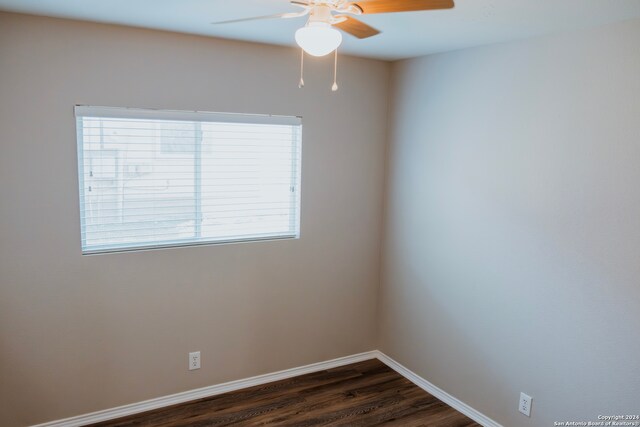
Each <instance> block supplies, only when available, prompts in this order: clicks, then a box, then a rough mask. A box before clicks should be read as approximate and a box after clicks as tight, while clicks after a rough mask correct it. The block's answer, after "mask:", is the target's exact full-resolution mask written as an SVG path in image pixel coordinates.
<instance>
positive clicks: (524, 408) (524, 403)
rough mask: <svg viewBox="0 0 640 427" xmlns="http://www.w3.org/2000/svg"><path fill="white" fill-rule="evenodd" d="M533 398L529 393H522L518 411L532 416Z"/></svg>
mask: <svg viewBox="0 0 640 427" xmlns="http://www.w3.org/2000/svg"><path fill="white" fill-rule="evenodd" d="M532 400H533V398H532V397H531V396H529V395H527V394H524V393H520V403H519V404H518V411H520V412H521V413H523V414H524V415H526V416H527V417H530V416H531V401H532Z"/></svg>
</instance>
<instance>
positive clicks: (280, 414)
mask: <svg viewBox="0 0 640 427" xmlns="http://www.w3.org/2000/svg"><path fill="white" fill-rule="evenodd" d="M231 425H233V426H263V425H265V426H367V427H368V426H378V425H385V426H403V427H404V426H406V427H413V426H416V427H417V426H429V427H472V426H473V427H475V426H479V424H477V423H475V422H474V421H472V420H470V419H469V418H467V417H465V416H464V415H462V414H461V413H459V412H457V411H455V410H454V409H452V408H451V407H449V406H447V405H445V404H444V403H442V402H441V401H439V400H438V399H436V398H435V397H433V396H431V395H430V394H428V393H426V392H425V391H423V390H422V389H420V388H419V387H417V386H416V385H414V384H413V383H411V382H410V381H408V380H407V379H405V378H403V377H402V376H400V375H399V374H397V373H396V372H395V371H393V370H392V369H390V368H388V367H387V366H386V365H384V364H383V363H382V362H380V361H378V360H368V361H365V362H361V363H355V364H352V365H347V366H343V367H340V368H335V369H329V370H326V371H321V372H316V373H312V374H308V375H302V376H299V377H295V378H290V379H287V380H282V381H277V382H273V383H269V384H265V385H261V386H256V387H251V388H246V389H243V390H239V391H234V392H231V393H226V394H221V395H218V396H213V397H209V398H206V399H200V400H195V401H192V402H187V403H183V404H180V405H175V406H171V407H167V408H162V409H157V410H155V411H150V412H145V413H142V414H138V415H132V416H129V417H126V418H120V419H117V420H112V421H107V422H103V423H98V424H93V426H100V427H107V426H109V427H115V426H118V427H128V426H154V427H155V426H160V427H169V426H171V427H176V426H196V427H204V426H231Z"/></svg>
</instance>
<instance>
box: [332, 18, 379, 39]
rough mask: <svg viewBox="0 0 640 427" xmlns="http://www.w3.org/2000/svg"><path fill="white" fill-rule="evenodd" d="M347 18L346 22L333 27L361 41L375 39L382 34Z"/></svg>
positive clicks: (358, 21) (356, 20)
mask: <svg viewBox="0 0 640 427" xmlns="http://www.w3.org/2000/svg"><path fill="white" fill-rule="evenodd" d="M345 18H346V19H345V20H344V21H342V22H338V23H337V24H333V26H334V27H336V28H339V29H341V30H342V31H344V32H345V33H349V34H351V35H352V36H355V37H357V38H359V39H366V38H367V37H373V36H375V35H378V34H380V31H378V30H376V29H375V28H373V27H371V26H369V25H367V24H365V23H364V22H362V21H360V20H358V19H356V18H352V17H350V16H346V17H345Z"/></svg>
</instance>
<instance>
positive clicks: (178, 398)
mask: <svg viewBox="0 0 640 427" xmlns="http://www.w3.org/2000/svg"><path fill="white" fill-rule="evenodd" d="M376 357H377V352H376V351H369V352H365V353H360V354H354V355H351V356H346V357H340V358H338V359H333V360H327V361H325V362H319V363H313V364H311V365H306V366H300V367H298V368H292V369H285V370H284V371H278V372H273V373H270V374H264V375H258V376H256V377H251V378H246V379H243V380H237V381H231V382H228V383H224V384H218V385H213V386H209V387H203V388H199V389H195V390H190V391H185V392H182V393H176V394H172V395H169V396H163V397H158V398H156V399H151V400H145V401H144V402H138V403H132V404H130V405H124V406H119V407H117V408H112V409H105V410H104V411H98V412H92V413H90V414H85V415H79V416H77V417H71V418H65V419H63V420H58V421H51V422H48V423H44V424H38V425H36V426H33V427H81V426H85V425H87V424H92V423H98V422H102V421H108V420H112V419H115V418H120V417H126V416H128V415H134V414H139V413H141V412H146V411H151V410H153V409H159V408H163V407H165V406H171V405H176V404H178V403H184V402H189V401H191V400H196V399H202V398H205V397H211V396H216V395H218V394H223V393H228V392H230V391H235V390H240V389H243V388H247V387H253V386H256V385H262V384H267V383H270V382H273V381H280V380H284V379H287V378H292V377H297V376H299V375H304V374H310V373H312V372H318V371H324V370H325V369H331V368H337V367H339V366H344V365H349V364H351V363H357V362H362V361H364V360H369V359H375V358H376Z"/></svg>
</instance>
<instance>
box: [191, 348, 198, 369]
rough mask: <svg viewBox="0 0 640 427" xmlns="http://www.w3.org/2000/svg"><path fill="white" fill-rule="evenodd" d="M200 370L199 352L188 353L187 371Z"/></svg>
mask: <svg viewBox="0 0 640 427" xmlns="http://www.w3.org/2000/svg"><path fill="white" fill-rule="evenodd" d="M194 369H200V352H199V351H194V352H193V353H189V370H190V371H193V370H194Z"/></svg>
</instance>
